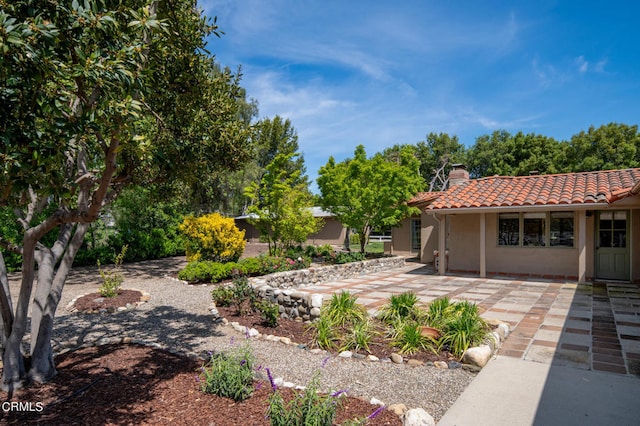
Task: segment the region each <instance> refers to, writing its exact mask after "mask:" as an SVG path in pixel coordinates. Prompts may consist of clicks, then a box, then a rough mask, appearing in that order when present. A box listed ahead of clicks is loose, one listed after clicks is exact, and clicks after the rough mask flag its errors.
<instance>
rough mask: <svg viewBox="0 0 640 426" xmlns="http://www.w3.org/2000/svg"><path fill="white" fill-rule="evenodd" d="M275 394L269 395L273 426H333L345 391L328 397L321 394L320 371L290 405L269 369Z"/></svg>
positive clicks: (270, 420) (268, 411)
mask: <svg viewBox="0 0 640 426" xmlns="http://www.w3.org/2000/svg"><path fill="white" fill-rule="evenodd" d="M267 375H268V376H269V381H270V382H271V389H272V390H273V392H272V393H271V394H270V395H269V399H268V402H269V407H268V409H267V417H269V424H271V426H291V425H301V426H303V425H304V426H306V425H309V426H316V425H317V426H331V425H332V424H333V421H334V420H335V417H336V411H337V410H338V407H339V403H340V400H339V398H340V396H341V395H342V394H344V391H338V392H333V393H331V394H328V395H324V394H321V393H319V392H318V391H319V388H320V371H317V372H316V374H314V376H313V378H312V379H311V381H310V382H309V383H308V384H307V387H306V388H305V390H304V391H301V392H297V393H296V395H295V396H294V398H293V399H292V400H291V401H289V402H288V403H287V402H285V401H284V399H283V398H282V395H280V392H278V387H277V386H276V384H275V382H274V381H273V377H272V376H271V372H270V371H269V369H267Z"/></svg>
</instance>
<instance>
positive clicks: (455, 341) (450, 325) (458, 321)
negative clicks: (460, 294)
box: [440, 300, 489, 358]
mask: <svg viewBox="0 0 640 426" xmlns="http://www.w3.org/2000/svg"><path fill="white" fill-rule="evenodd" d="M453 312H454V313H453V315H452V317H451V318H450V319H449V320H448V321H446V326H445V328H444V331H443V335H442V337H441V339H440V343H441V344H442V345H446V346H448V347H449V350H450V351H451V353H452V354H454V355H455V356H457V357H458V358H460V357H462V355H463V354H464V351H466V350H467V349H469V347H471V346H476V345H479V344H480V343H482V341H483V340H484V339H485V338H486V336H487V332H488V331H489V327H488V326H487V324H486V323H485V321H484V320H483V319H482V318H481V317H480V313H479V311H478V306H477V305H476V304H475V303H469V302H468V301H466V300H465V301H462V302H459V303H457V304H456V305H455V309H454V310H453Z"/></svg>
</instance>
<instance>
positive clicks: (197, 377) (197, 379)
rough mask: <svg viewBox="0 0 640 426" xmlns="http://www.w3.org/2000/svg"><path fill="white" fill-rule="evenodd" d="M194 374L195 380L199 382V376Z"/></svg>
mask: <svg viewBox="0 0 640 426" xmlns="http://www.w3.org/2000/svg"><path fill="white" fill-rule="evenodd" d="M195 376H196V382H198V383H200V376H198V375H197V374H196V375H195Z"/></svg>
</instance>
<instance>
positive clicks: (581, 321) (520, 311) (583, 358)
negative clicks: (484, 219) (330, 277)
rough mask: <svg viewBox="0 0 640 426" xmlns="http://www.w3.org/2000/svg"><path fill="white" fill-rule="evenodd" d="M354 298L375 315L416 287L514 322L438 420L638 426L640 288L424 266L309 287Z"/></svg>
mask: <svg viewBox="0 0 640 426" xmlns="http://www.w3.org/2000/svg"><path fill="white" fill-rule="evenodd" d="M304 290H305V291H309V292H312V293H321V294H323V295H324V298H325V299H328V298H330V297H331V295H332V294H333V293H335V292H337V291H341V290H349V291H350V292H351V293H352V294H357V296H358V302H359V303H361V304H364V305H365V306H366V307H367V308H368V309H369V311H370V312H371V313H373V312H375V310H376V309H377V308H379V307H380V306H381V305H383V304H384V303H386V302H387V301H388V299H389V296H391V295H392V294H399V293H402V292H405V291H412V292H414V293H415V294H416V295H418V297H419V298H420V300H422V301H423V302H430V301H432V300H433V299H436V298H438V297H442V296H447V297H449V298H450V299H452V300H462V299H467V300H471V301H474V302H476V303H477V304H478V305H479V306H480V307H481V308H482V310H483V311H484V312H483V314H482V316H483V317H485V318H487V319H488V318H493V319H499V320H501V321H504V322H507V323H509V324H510V328H511V334H510V335H509V336H508V337H507V339H506V341H505V342H504V344H503V345H502V348H501V349H500V350H499V352H498V356H497V357H496V358H495V359H493V360H492V361H490V362H489V364H488V365H487V366H486V367H485V368H483V369H482V371H481V372H480V373H479V374H478V376H477V377H476V378H475V379H474V380H473V382H472V383H471V384H470V385H469V386H468V387H467V389H466V390H465V391H464V392H463V393H462V395H460V397H459V398H458V399H457V401H456V402H455V403H454V404H453V406H452V407H451V408H450V409H449V410H448V411H447V412H446V413H445V415H444V416H443V417H442V418H441V419H440V421H439V422H438V426H449V425H456V426H463V425H474V426H478V425H480V426H483V425H491V426H513V425H544V426H548V425H562V426H567V425H576V426H578V425H580V426H584V425H603V424H615V425H636V424H638V418H640V404H638V395H640V379H639V378H638V377H640V286H638V285H632V284H623V283H607V284H602V283H596V284H593V285H592V284H584V285H579V284H577V283H575V282H566V281H553V280H534V279H531V280H526V281H523V280H520V279H512V278H508V277H495V278H491V279H481V278H477V277H472V276H444V277H443V276H438V275H433V271H432V270H430V269H429V268H428V267H426V266H424V265H420V264H408V265H407V266H406V267H404V268H401V269H396V270H391V271H386V272H379V273H375V274H370V275H366V276H363V277H359V278H354V279H347V280H341V281H336V282H330V283H323V284H321V285H316V286H310V287H305V289H304Z"/></svg>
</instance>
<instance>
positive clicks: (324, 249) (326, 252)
mask: <svg viewBox="0 0 640 426" xmlns="http://www.w3.org/2000/svg"><path fill="white" fill-rule="evenodd" d="M333 252H334V250H333V247H332V246H331V244H323V245H321V246H320V247H318V254H319V255H320V256H324V257H328V256H331V255H332V254H333Z"/></svg>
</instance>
